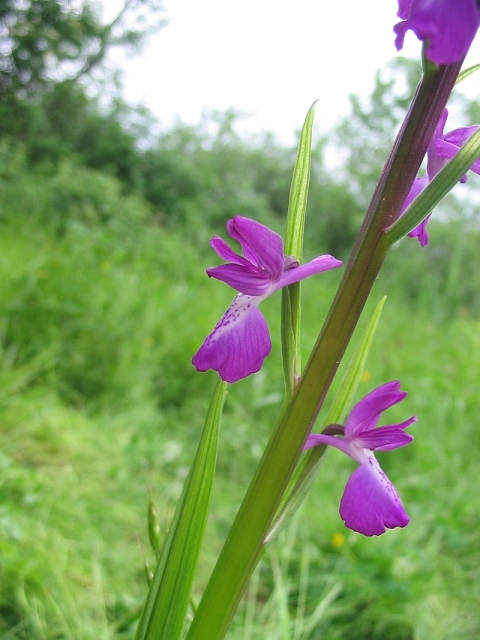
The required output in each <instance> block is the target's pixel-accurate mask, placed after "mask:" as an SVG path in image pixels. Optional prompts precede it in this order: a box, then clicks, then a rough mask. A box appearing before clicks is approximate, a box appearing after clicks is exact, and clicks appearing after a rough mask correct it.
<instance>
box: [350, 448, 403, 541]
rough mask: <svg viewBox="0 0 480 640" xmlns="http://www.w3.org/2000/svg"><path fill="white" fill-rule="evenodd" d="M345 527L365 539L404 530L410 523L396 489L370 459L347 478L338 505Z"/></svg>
mask: <svg viewBox="0 0 480 640" xmlns="http://www.w3.org/2000/svg"><path fill="white" fill-rule="evenodd" d="M340 516H341V518H342V520H343V521H344V522H345V526H346V527H348V528H349V529H352V530H353V531H358V533H362V534H363V535H365V536H379V535H381V534H382V533H385V528H388V529H394V528H395V527H405V526H406V525H407V524H408V523H409V522H410V519H409V517H408V515H407V514H406V512H405V509H404V508H403V505H402V503H401V501H400V498H399V496H398V493H397V492H396V490H395V487H394V486H393V484H392V483H391V482H390V480H389V479H388V478H387V476H386V475H385V474H384V472H383V471H382V469H381V468H380V465H379V464H378V461H377V460H376V459H375V457H374V456H373V455H372V456H371V457H369V458H368V460H366V461H365V462H364V463H363V464H362V465H360V467H358V469H356V470H355V471H354V472H353V473H352V475H351V476H350V478H349V480H348V482H347V485H346V487H345V491H344V493H343V496H342V500H341V502H340Z"/></svg>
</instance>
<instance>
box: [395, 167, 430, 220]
mask: <svg viewBox="0 0 480 640" xmlns="http://www.w3.org/2000/svg"><path fill="white" fill-rule="evenodd" d="M427 184H428V178H427V176H423V177H422V178H415V180H414V181H413V184H412V186H411V187H410V191H409V192H408V196H407V197H406V199H405V202H404V203H403V207H402V211H401V213H403V212H404V211H405V209H406V208H407V207H408V205H409V204H410V203H411V202H413V200H415V198H416V197H417V196H418V195H420V193H421V192H422V191H423V190H424V189H425V187H426V186H427Z"/></svg>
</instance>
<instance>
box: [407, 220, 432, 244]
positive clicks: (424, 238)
mask: <svg viewBox="0 0 480 640" xmlns="http://www.w3.org/2000/svg"><path fill="white" fill-rule="evenodd" d="M429 220H430V215H428V216H427V217H426V218H425V220H423V222H421V223H420V224H419V225H417V226H416V227H415V229H412V231H410V233H409V234H408V235H409V237H410V238H418V241H419V242H420V246H422V247H426V246H427V244H428V240H429V238H428V231H427V224H428V221H429Z"/></svg>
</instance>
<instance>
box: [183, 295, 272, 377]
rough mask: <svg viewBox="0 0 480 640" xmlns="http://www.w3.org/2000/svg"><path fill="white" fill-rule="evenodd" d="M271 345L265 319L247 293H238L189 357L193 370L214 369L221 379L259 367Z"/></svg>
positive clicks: (244, 373)
mask: <svg viewBox="0 0 480 640" xmlns="http://www.w3.org/2000/svg"><path fill="white" fill-rule="evenodd" d="M271 348H272V345H271V342H270V334H269V332H268V327H267V323H266V321H265V318H264V317H263V316H262V314H261V313H260V311H259V310H258V309H257V307H256V306H255V304H254V302H253V298H252V297H251V296H245V295H243V294H241V293H240V294H238V295H237V296H236V297H235V299H234V301H233V302H232V304H231V305H230V306H229V307H228V309H227V310H226V311H225V313H224V314H223V316H222V318H221V319H220V322H218V324H217V325H216V327H215V328H214V330H213V331H212V332H211V333H210V334H209V335H208V336H207V337H206V339H205V341H204V342H203V344H202V346H201V347H200V349H199V350H198V351H197V353H196V354H195V355H194V356H193V358H192V363H193V365H194V367H195V368H196V369H197V371H207V370H208V369H214V370H215V371H218V373H219V375H220V377H221V378H222V380H225V382H237V380H241V379H242V378H246V377H247V376H249V375H250V374H251V373H256V372H257V371H259V370H260V367H261V366H262V364H263V361H264V360H265V358H266V357H267V356H268V354H269V353H270V351H271Z"/></svg>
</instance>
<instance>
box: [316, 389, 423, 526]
mask: <svg viewBox="0 0 480 640" xmlns="http://www.w3.org/2000/svg"><path fill="white" fill-rule="evenodd" d="M406 395H407V394H406V393H405V392H404V391H400V383H399V382H398V381H396V380H394V381H393V382H387V383H386V384H384V385H382V386H381V387H378V388H377V389H375V390H374V391H372V392H371V393H369V394H368V395H366V396H365V397H364V398H363V399H362V400H360V402H357V404H356V405H355V406H354V407H353V409H352V411H351V413H350V415H349V416H348V418H347V421H346V423H345V427H341V426H340V425H332V426H331V427H327V429H326V431H327V433H328V432H330V433H336V434H339V433H342V432H343V435H344V437H343V438H338V437H336V436H335V435H327V433H320V434H311V435H310V436H309V437H308V438H307V442H306V444H305V449H310V448H312V447H315V446H317V445H319V444H328V445H330V446H332V447H336V448H337V449H340V451H343V452H344V453H346V454H347V456H350V457H351V458H353V459H354V460H356V461H357V462H358V463H359V464H360V466H359V467H358V468H357V469H356V470H355V471H354V472H353V474H352V475H351V476H350V478H349V480H348V482H347V485H346V487H345V491H344V492H343V496H342V500H341V502H340V516H341V518H342V520H344V522H345V526H347V527H348V528H349V529H353V531H358V533H363V535H365V536H379V535H381V534H382V533H385V527H387V528H389V529H394V528H395V527H405V526H406V525H407V524H408V523H409V522H410V519H409V517H408V515H407V514H406V512H405V509H404V508H403V505H402V503H401V501H400V498H399V497H398V493H397V492H396V490H395V487H394V486H393V484H392V483H391V482H390V480H389V479H388V478H387V476H386V475H385V473H384V472H383V471H382V469H381V468H380V465H379V464H378V462H377V459H376V458H375V456H374V454H373V452H374V451H390V450H392V449H398V448H399V447H404V446H405V445H407V444H409V443H410V442H411V441H412V440H413V436H411V435H410V434H408V433H405V429H406V428H407V427H409V426H410V425H411V424H413V423H414V422H416V421H417V418H416V417H415V416H413V417H411V418H410V419H409V420H406V421H405V422H400V423H399V424H392V425H388V426H385V427H378V428H375V427H376V426H377V424H378V421H379V419H380V415H381V414H382V412H383V411H385V410H386V409H388V408H390V407H392V406H393V405H395V404H398V403H399V402H401V401H402V400H403V399H404V398H405V396H406Z"/></svg>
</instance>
